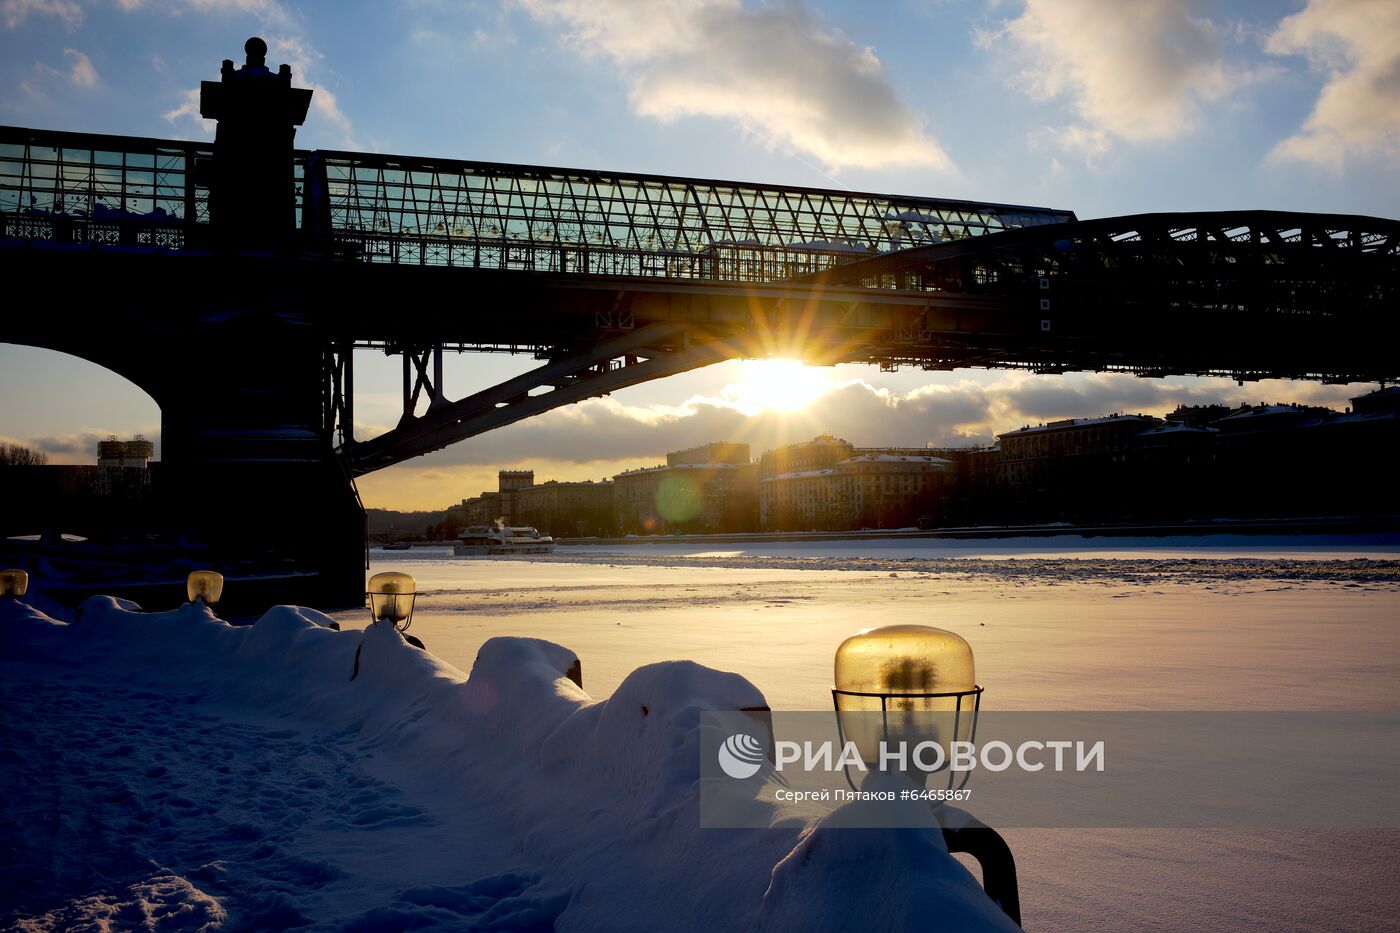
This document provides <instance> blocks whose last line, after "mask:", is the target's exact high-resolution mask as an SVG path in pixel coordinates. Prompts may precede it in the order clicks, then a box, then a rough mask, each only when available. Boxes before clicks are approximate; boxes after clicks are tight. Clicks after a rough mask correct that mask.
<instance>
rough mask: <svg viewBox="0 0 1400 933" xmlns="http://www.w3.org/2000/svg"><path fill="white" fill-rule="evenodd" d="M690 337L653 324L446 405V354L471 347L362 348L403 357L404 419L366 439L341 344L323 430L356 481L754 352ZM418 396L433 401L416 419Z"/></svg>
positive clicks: (348, 347)
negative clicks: (360, 436)
mask: <svg viewBox="0 0 1400 933" xmlns="http://www.w3.org/2000/svg"><path fill="white" fill-rule="evenodd" d="M691 339H692V335H691V333H690V332H689V331H688V330H687V329H686V328H685V327H683V326H681V325H679V324H672V323H655V324H650V325H647V326H645V327H641V328H638V329H636V330H635V331H631V332H628V333H623V334H620V335H618V336H614V337H611V338H608V339H605V340H602V341H600V342H598V343H597V344H595V345H593V346H589V347H588V348H586V349H584V350H581V351H578V352H574V353H569V354H566V355H560V356H557V357H556V358H553V359H550V360H549V361H548V362H545V363H544V364H543V365H541V366H538V367H536V368H535V369H532V370H530V371H529V372H527V373H523V374H521V375H519V376H516V377H514V378H512V379H508V380H506V381H505V382H502V383H500V384H499V385H496V386H492V387H491V388H489V389H484V390H482V391H479V392H475V393H473V394H471V395H468V396H466V397H465V398H462V399H458V400H457V401H448V400H447V398H446V395H445V392H444V386H443V376H442V370H443V366H442V358H443V353H444V352H452V351H454V350H455V351H458V352H464V351H466V350H469V349H474V348H472V347H468V346H465V345H460V344H459V345H456V346H452V345H444V344H441V343H439V344H433V345H428V346H413V345H398V344H392V343H391V344H382V343H381V344H374V343H365V344H360V345H359V346H361V347H365V346H369V347H373V348H376V349H382V350H384V351H385V352H386V353H397V354H400V355H401V356H402V357H403V360H404V399H403V405H404V408H403V416H402V417H401V418H400V420H399V423H398V425H397V426H396V427H394V428H392V429H391V430H389V431H387V432H385V433H384V434H381V435H379V436H378V437H375V438H373V439H372V440H367V441H356V440H355V438H354V436H353V419H354V412H353V408H352V407H351V401H350V400H351V399H353V396H354V392H353V385H352V384H351V381H350V380H351V379H352V378H353V376H352V372H353V370H352V364H351V362H350V361H351V359H352V358H353V353H354V349H355V345H354V344H345V345H343V346H341V347H340V348H338V349H337V351H334V352H332V353H330V354H328V356H327V367H326V397H327V399H328V404H327V408H326V415H327V423H326V426H325V429H326V433H327V435H329V436H333V437H335V438H337V439H338V442H339V447H340V450H341V452H342V454H343V455H344V458H345V461H346V462H347V463H348V464H349V467H350V471H351V473H352V474H354V475H356V476H358V475H362V474H364V473H369V472H372V471H374V470H378V469H381V468H383V467H386V466H390V465H392V464H395V463H398V462H400V461H403V460H406V459H408V458H410V457H415V456H419V455H421V454H424V453H428V452H430V451H433V450H439V449H441V448H443V447H446V446H448V445H449V444H452V443H455V442H456V441H459V440H464V439H466V438H468V437H474V436H475V435H478V434H482V433H485V432H487V431H490V430H493V429H495V428H501V427H505V426H506V425H509V424H514V423H515V422H517V421H521V420H523V419H525V418H529V417H532V416H534V415H538V414H542V413H544V412H546V411H550V410H552V409H554V408H558V407H560V406H563V405H569V404H572V403H574V402H580V401H583V400H584V399H588V398H594V397H597V396H601V395H607V394H608V393H610V392H615V391H617V390H618V389H624V388H627V387H629V386H634V385H637V384H639V383H642V382H647V381H649V380H652V379H659V378H662V377H664V376H673V375H676V374H678V373H683V372H686V371H688V370H692V369H698V368H700V367H702V366H708V365H710V364H711V363H717V362H720V361H721V360H726V359H733V358H735V357H739V356H744V355H751V354H753V353H754V352H755V350H754V348H752V347H749V346H745V345H743V344H742V343H740V342H737V341H735V340H709V341H706V342H703V343H694V344H692V343H691ZM423 394H426V397H427V398H428V399H429V400H430V401H429V403H428V406H427V409H426V410H425V411H424V412H423V413H422V414H417V413H416V411H417V408H418V407H419V400H420V396H421V395H423Z"/></svg>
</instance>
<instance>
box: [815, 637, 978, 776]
mask: <svg viewBox="0 0 1400 933" xmlns="http://www.w3.org/2000/svg"><path fill="white" fill-rule="evenodd" d="M835 674H836V677H835V686H834V687H833V688H832V691H831V694H832V698H833V699H834V701H835V703H836V712H837V721H838V723H839V725H840V727H841V731H842V733H843V735H844V737H845V739H846V740H847V741H853V742H855V743H856V746H857V748H859V749H860V753H861V757H862V758H864V759H865V760H866V761H867V762H868V763H871V764H874V763H876V762H878V760H879V754H880V748H879V745H880V742H881V740H884V741H885V742H886V744H887V745H890V744H892V743H899V742H905V743H908V747H909V748H911V749H912V748H913V747H914V745H916V744H917V743H919V742H926V741H933V742H937V743H938V744H939V745H941V746H942V747H943V751H944V753H945V757H946V755H947V754H948V753H949V752H950V751H951V749H950V747H949V744H950V743H951V742H952V741H954V740H957V741H964V742H966V741H971V739H972V736H973V734H974V730H975V727H976V717H977V710H978V708H979V706H980V703H981V694H982V688H981V687H979V686H978V685H977V677H976V670H975V668H974V666H973V661H972V648H971V647H970V646H969V645H968V643H967V642H966V641H964V640H963V638H962V636H960V635H957V634H955V633H953V632H948V631H944V630H943V629H939V628H933V627H932V626H927V625H888V626H885V627H883V628H871V629H866V630H864V631H862V632H857V633H856V634H854V635H852V636H851V637H850V638H848V639H846V640H845V641H843V642H842V643H841V646H840V647H839V648H837V649H836V671H835Z"/></svg>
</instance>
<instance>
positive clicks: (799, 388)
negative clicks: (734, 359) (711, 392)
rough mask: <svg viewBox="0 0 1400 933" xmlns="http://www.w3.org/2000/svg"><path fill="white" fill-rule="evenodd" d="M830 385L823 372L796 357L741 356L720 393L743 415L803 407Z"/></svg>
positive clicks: (828, 388) (822, 393) (828, 377)
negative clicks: (733, 377) (736, 371)
mask: <svg viewBox="0 0 1400 933" xmlns="http://www.w3.org/2000/svg"><path fill="white" fill-rule="evenodd" d="M831 387H832V381H831V378H830V376H828V374H827V372H826V371H825V370H823V369H820V368H818V367H815V366H804V365H803V364H802V363H801V362H800V361H798V360H784V359H774V360H744V361H743V362H742V363H740V364H739V381H738V382H733V383H730V384H729V385H727V386H725V387H724V395H725V397H726V398H727V399H729V400H730V401H731V402H733V403H734V405H735V407H736V408H738V409H739V410H740V411H742V412H743V413H744V414H746V415H756V414H759V413H760V412H765V411H776V412H784V411H797V410H798V409H802V408H806V407H807V406H808V405H810V404H811V403H812V402H813V401H815V400H816V399H817V398H818V397H820V396H821V395H824V394H825V393H826V392H827V391H828V390H830V389H831Z"/></svg>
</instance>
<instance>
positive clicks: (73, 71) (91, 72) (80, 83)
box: [63, 49, 102, 88]
mask: <svg viewBox="0 0 1400 933" xmlns="http://www.w3.org/2000/svg"><path fill="white" fill-rule="evenodd" d="M63 54H64V55H67V56H68V57H69V58H71V59H73V64H72V65H71V66H70V67H69V69H68V75H67V78H68V80H69V82H70V83H72V84H73V85H74V86H75V87H89V88H91V87H97V86H98V85H99V84H101V83H102V79H101V78H100V77H98V75H97V69H96V68H94V67H92V59H90V58H88V57H87V56H86V55H84V54H83V53H82V52H79V51H78V50H77V49H64V50H63Z"/></svg>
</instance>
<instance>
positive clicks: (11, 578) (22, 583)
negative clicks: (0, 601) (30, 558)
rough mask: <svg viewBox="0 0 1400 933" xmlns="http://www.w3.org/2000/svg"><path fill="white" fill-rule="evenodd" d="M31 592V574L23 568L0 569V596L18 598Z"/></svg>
mask: <svg viewBox="0 0 1400 933" xmlns="http://www.w3.org/2000/svg"><path fill="white" fill-rule="evenodd" d="M27 592H29V574H27V573H25V572H24V571H23V570H0V596H8V597H9V598H10V599H18V598H19V597H21V596H23V595H24V594H25V593H27Z"/></svg>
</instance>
